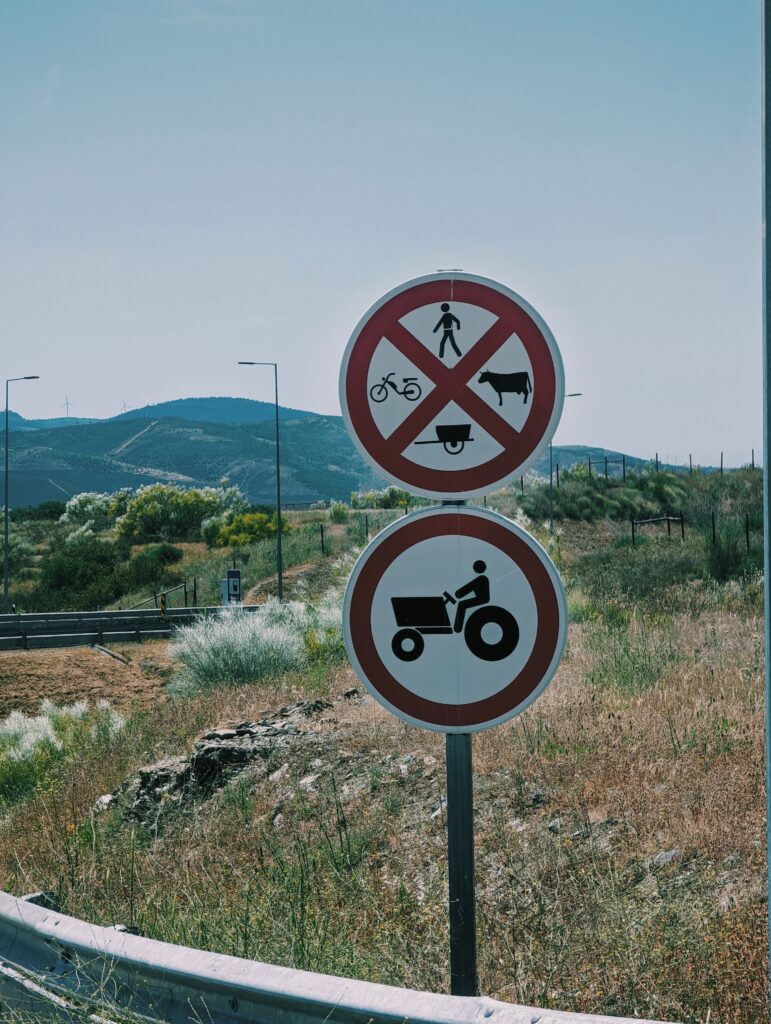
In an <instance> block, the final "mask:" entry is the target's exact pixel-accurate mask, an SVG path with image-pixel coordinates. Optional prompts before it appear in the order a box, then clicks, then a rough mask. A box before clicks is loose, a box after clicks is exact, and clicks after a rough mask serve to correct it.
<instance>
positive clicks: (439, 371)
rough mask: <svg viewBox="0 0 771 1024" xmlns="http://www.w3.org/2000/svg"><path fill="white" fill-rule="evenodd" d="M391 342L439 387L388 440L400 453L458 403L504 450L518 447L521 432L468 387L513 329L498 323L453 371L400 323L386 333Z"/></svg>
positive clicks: (500, 322) (500, 321) (502, 322)
mask: <svg viewBox="0 0 771 1024" xmlns="http://www.w3.org/2000/svg"><path fill="white" fill-rule="evenodd" d="M385 334H386V337H387V339H388V341H390V342H391V344H392V345H393V346H394V348H397V349H398V350H399V351H400V352H401V353H402V355H404V356H406V357H407V359H409V360H410V362H411V363H413V364H414V365H415V366H416V367H417V368H418V369H419V370H420V371H421V372H422V373H424V374H425V375H426V376H427V377H428V378H429V379H430V380H431V381H433V383H434V384H435V385H436V387H435V388H434V389H433V391H431V392H430V393H429V394H428V395H427V396H426V397H425V398H424V399H423V401H422V402H421V403H420V405H419V406H418V407H417V409H414V410H413V411H412V412H411V413H410V415H409V416H408V417H407V418H406V419H405V420H403V421H402V422H401V423H400V424H399V426H398V427H397V428H396V430H395V431H394V432H393V434H391V435H390V436H389V438H388V444H389V446H390V445H391V444H393V445H394V446H395V448H396V450H397V451H399V452H403V451H404V449H405V448H406V447H407V446H408V445H409V444H412V442H413V441H414V440H415V438H416V437H417V436H418V435H419V434H420V433H421V432H422V431H423V430H425V429H426V427H427V426H428V424H429V423H430V422H431V421H432V420H433V419H434V417H435V416H437V415H438V414H439V413H440V412H441V411H442V409H443V408H444V407H445V406H446V405H448V404H449V402H451V401H454V402H455V403H456V404H457V405H459V406H460V407H461V409H463V410H464V411H465V412H467V413H468V414H469V416H471V417H472V418H473V419H474V420H475V421H476V422H477V423H478V424H479V425H480V426H481V427H484V429H485V430H486V431H487V432H488V434H491V435H492V437H494V438H495V440H496V441H497V442H498V443H499V444H500V445H502V446H503V447H504V448H510V447H511V446H512V445H514V444H516V442H517V438H518V437H519V432H518V431H517V430H515V429H514V427H512V426H511V425H510V424H509V423H507V422H506V420H504V419H503V417H502V416H500V415H499V414H498V413H497V412H496V411H495V410H494V409H492V408H491V407H490V406H489V405H488V404H487V402H484V401H483V400H482V399H481V398H480V397H479V395H477V394H475V393H474V392H473V391H472V390H471V388H470V387H469V386H468V384H469V381H470V380H471V378H472V377H473V376H474V374H475V373H477V371H478V370H481V369H482V367H483V366H484V365H485V363H486V362H487V361H488V360H489V359H490V358H491V357H492V356H493V355H495V353H496V352H497V351H498V349H499V348H500V347H501V345H503V343H504V342H505V341H507V339H508V338H510V337H511V325H510V324H506V323H505V322H504V321H503V320H500V319H499V320H496V321H495V323H494V324H493V325H492V327H490V328H489V329H488V330H487V331H486V332H485V333H484V334H483V335H482V337H481V338H480V339H479V341H478V342H477V343H476V344H475V345H474V346H473V348H472V349H471V350H470V351H469V352H467V353H466V355H465V356H463V358H462V359H461V360H460V362H458V363H456V364H455V366H454V367H453V368H452V369H451V370H450V369H449V368H448V367H446V366H445V365H444V363H441V362H439V360H438V359H437V358H436V356H435V355H432V353H431V352H429V351H428V349H427V348H426V347H425V345H422V344H421V343H420V342H419V341H418V340H417V338H415V337H414V336H413V335H412V334H410V332H409V331H408V330H407V329H406V328H405V327H403V326H402V325H401V324H400V323H399V321H398V320H397V321H396V322H395V323H394V324H393V325H392V326H390V327H389V328H388V330H387V331H386V332H385Z"/></svg>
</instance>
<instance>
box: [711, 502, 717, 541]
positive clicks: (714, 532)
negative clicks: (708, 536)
mask: <svg viewBox="0 0 771 1024" xmlns="http://www.w3.org/2000/svg"><path fill="white" fill-rule="evenodd" d="M712 544H713V545H715V544H717V532H716V530H715V510H714V508H713V509H712Z"/></svg>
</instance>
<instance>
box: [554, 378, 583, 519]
mask: <svg viewBox="0 0 771 1024" xmlns="http://www.w3.org/2000/svg"><path fill="white" fill-rule="evenodd" d="M582 394H583V391H571V392H570V394H568V395H565V398H580V397H581V395H582ZM553 532H554V455H553V447H552V443H551V441H549V533H553Z"/></svg>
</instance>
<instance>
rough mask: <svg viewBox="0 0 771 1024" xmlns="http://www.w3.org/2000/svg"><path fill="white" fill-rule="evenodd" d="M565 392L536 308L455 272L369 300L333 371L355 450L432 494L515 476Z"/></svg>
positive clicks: (543, 439) (551, 426) (461, 493)
mask: <svg viewBox="0 0 771 1024" xmlns="http://www.w3.org/2000/svg"><path fill="white" fill-rule="evenodd" d="M563 397H564V380H563V371H562V361H561V358H560V354H559V350H558V348H557V345H556V342H555V341H554V338H553V337H552V335H551V332H550V331H549V328H548V327H547V326H546V324H545V323H544V322H543V320H542V319H541V317H540V316H539V315H538V313H537V312H536V311H535V310H534V309H533V308H532V307H531V306H530V305H529V304H528V303H527V302H525V300H524V299H522V298H520V297H519V296H518V295H516V294H515V293H514V292H512V291H511V290H510V289H508V288H506V287H505V286H504V285H501V284H498V283H497V282H495V281H490V280H488V279H487V278H481V277H475V276H473V275H470V274H462V273H456V272H450V273H440V274H433V275H431V276H429V277H424V278H417V279H415V280H414V281H408V282H407V283H406V284H404V285H401V286H399V287H398V288H396V289H394V291H392V292H390V293H389V294H388V295H386V296H384V297H383V298H382V299H380V300H379V301H378V302H377V303H375V305H374V306H373V307H372V308H371V309H370V310H369V311H368V312H367V313H366V314H365V316H364V317H363V318H362V320H361V322H360V323H359V325H358V326H357V327H356V330H355V331H354V332H353V335H352V336H351V339H350V341H349V343H348V347H347V349H346V352H345V355H344V357H343V364H342V368H341V375H340V402H341V406H342V409H343V416H344V418H345V423H346V427H347V428H348V431H349V433H350V434H351V436H352V437H353V439H354V441H355V443H356V445H357V446H358V448H359V450H360V451H361V453H362V455H364V457H365V458H366V459H368V461H369V462H370V463H371V464H372V465H373V466H374V467H375V468H376V469H377V470H378V471H379V472H380V473H382V474H383V475H385V476H386V477H388V478H389V479H390V480H392V481H393V482H394V483H397V484H399V485H400V486H402V487H405V488H406V489H407V490H410V491H413V492H414V493H417V494H423V495H426V496H428V497H435V498H447V497H454V498H465V497H471V496H472V495H475V494H476V495H478V494H482V493H484V492H486V491H489V490H492V489H494V488H496V487H501V486H503V485H504V484H505V483H507V482H509V481H510V480H512V479H514V478H515V477H517V476H519V475H520V474H522V473H523V472H524V471H525V469H527V467H528V466H529V465H531V464H532V462H533V461H534V460H535V459H536V458H537V457H538V455H539V454H540V452H541V451H542V450H543V449H544V448H545V446H546V445H547V444H548V442H549V440H550V438H551V436H552V434H553V432H554V430H555V429H556V425H557V423H558V421H559V417H560V413H561V411H562V402H563ZM387 399H388V400H387Z"/></svg>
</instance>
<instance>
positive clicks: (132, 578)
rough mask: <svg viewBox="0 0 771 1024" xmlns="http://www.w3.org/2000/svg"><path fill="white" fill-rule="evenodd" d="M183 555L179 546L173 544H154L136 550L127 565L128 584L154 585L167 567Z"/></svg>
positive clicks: (162, 576) (134, 585) (179, 559)
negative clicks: (142, 549) (141, 549)
mask: <svg viewBox="0 0 771 1024" xmlns="http://www.w3.org/2000/svg"><path fill="white" fill-rule="evenodd" d="M183 557H184V552H183V551H182V549H181V548H175V547H174V545H173V544H154V545H151V546H150V547H148V548H146V549H145V550H144V551H139V552H137V554H136V555H134V557H133V558H132V559H131V562H130V563H129V567H128V576H129V582H130V585H131V586H133V587H142V586H146V585H147V586H154V585H156V584H158V583H160V582H161V581H162V580H163V578H164V576H165V575H166V574H167V571H168V568H169V566H171V565H175V564H176V563H177V562H180V561H181V560H182V558H183Z"/></svg>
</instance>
